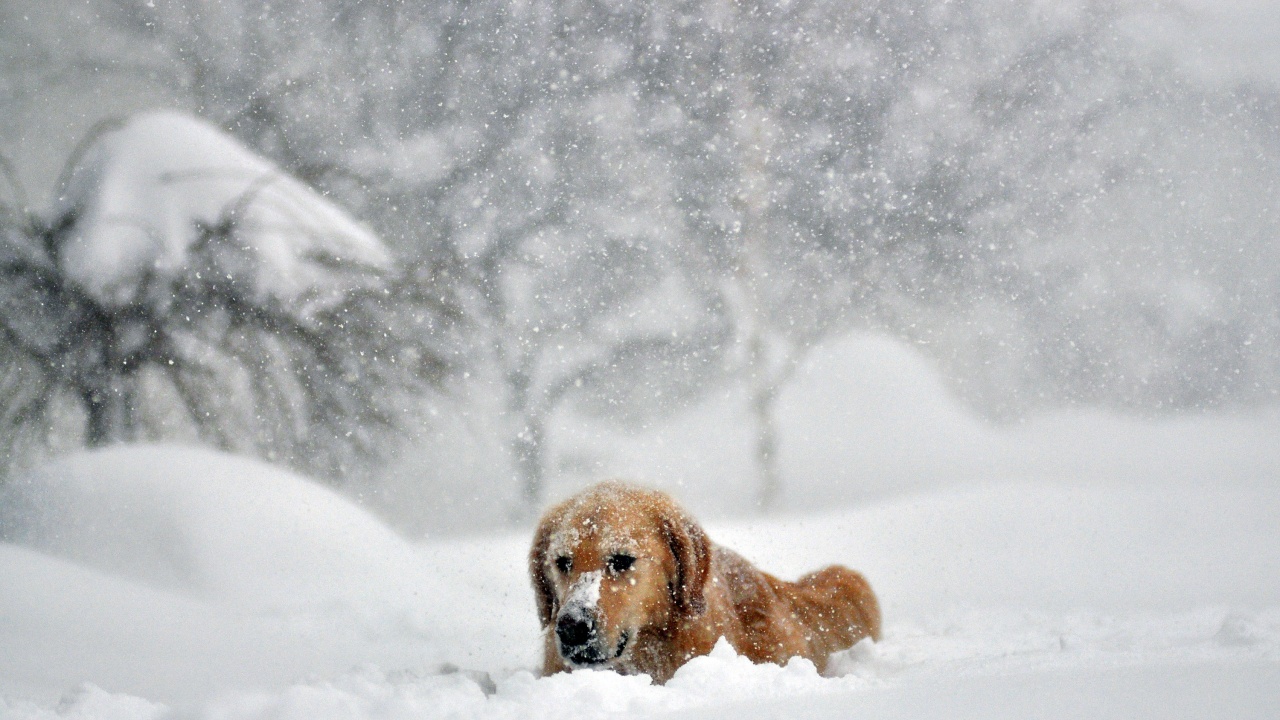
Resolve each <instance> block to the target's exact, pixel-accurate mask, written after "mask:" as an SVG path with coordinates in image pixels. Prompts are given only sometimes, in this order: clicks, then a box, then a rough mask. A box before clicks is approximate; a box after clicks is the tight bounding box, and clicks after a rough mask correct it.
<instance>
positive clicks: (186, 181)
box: [53, 112, 390, 307]
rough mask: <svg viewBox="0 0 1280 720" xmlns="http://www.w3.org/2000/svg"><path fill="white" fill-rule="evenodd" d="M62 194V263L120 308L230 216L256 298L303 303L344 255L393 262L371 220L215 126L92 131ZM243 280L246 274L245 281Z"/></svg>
mask: <svg viewBox="0 0 1280 720" xmlns="http://www.w3.org/2000/svg"><path fill="white" fill-rule="evenodd" d="M59 193H60V194H59V195H58V197H57V198H55V201H54V207H53V211H54V213H55V217H59V218H71V219H73V220H74V224H73V226H72V228H71V230H70V232H69V235H67V236H65V237H63V238H62V239H61V243H60V247H59V248H58V262H59V264H60V265H61V266H62V269H63V271H64V272H66V273H67V275H68V276H69V277H71V278H72V279H73V280H74V281H75V282H77V283H78V284H79V285H80V286H81V287H82V288H83V289H84V290H85V291H86V292H88V293H89V294H90V295H91V296H92V297H93V298H94V299H95V300H96V301H98V302H100V303H102V304H103V305H105V306H107V307H122V306H125V305H128V304H130V303H133V302H137V301H139V300H140V299H141V298H140V296H141V295H142V294H143V293H145V292H146V291H147V290H148V289H149V288H148V287H147V285H148V283H152V282H157V281H159V282H158V285H159V286H160V287H161V288H162V289H164V288H167V287H168V286H169V284H170V283H172V282H174V281H177V280H179V279H181V276H182V274H183V273H184V271H185V270H186V269H187V268H188V267H190V266H191V254H192V252H193V250H194V249H195V248H196V246H197V244H198V243H199V242H201V241H202V239H203V236H204V232H205V230H207V229H209V228H215V227H219V226H222V225H224V224H225V223H228V222H231V223H234V226H235V233H234V236H235V238H236V240H237V241H238V242H239V243H241V244H242V245H244V246H245V247H243V248H240V249H241V250H243V251H246V252H247V253H248V254H249V255H250V257H251V258H252V260H251V261H250V262H247V263H244V264H245V265H246V270H248V269H252V270H251V271H252V273H254V276H253V277H252V283H253V287H254V290H255V291H256V293H257V296H258V297H262V298H265V297H270V298H273V299H276V300H279V301H281V302H285V303H295V302H298V301H299V300H301V299H303V298H305V297H306V296H307V295H309V294H311V293H315V292H316V291H317V289H319V288H323V287H325V286H326V285H327V284H328V282H327V280H328V277H329V274H330V273H331V272H332V271H333V270H332V268H333V267H335V266H336V265H338V264H339V262H341V263H345V264H348V265H352V264H354V265H364V266H369V267H373V268H385V267H387V266H388V265H389V264H390V256H389V255H388V253H387V250H386V249H385V247H384V246H383V245H382V243H381V242H380V241H379V240H378V239H377V238H376V237H374V236H373V234H372V233H370V232H369V230H367V229H366V228H364V227H363V226H361V225H360V224H359V223H357V222H356V221H355V220H353V219H352V218H351V217H350V216H348V215H347V214H346V213H344V212H343V211H341V210H339V209H338V208H337V207H335V206H334V205H333V204H331V203H330V202H329V201H327V200H326V199H324V198H323V197H321V196H320V195H319V194H318V193H316V192H315V191H313V190H311V189H309V188H307V187H306V186H304V185H303V184H302V183H301V182H299V181H297V180H296V179H294V178H292V177H289V176H288V175H286V174H285V173H283V172H281V171H280V169H278V168H276V167H275V166H274V165H272V164H271V163H269V162H267V161H266V160H264V159H262V158H260V157H258V156H257V155H256V154H254V153H253V152H252V151H250V150H248V149H247V148H245V147H244V146H243V145H241V144H240V143H238V142H237V141H236V140H234V139H233V138H231V137H229V136H228V135H226V134H225V133H223V132H222V131H220V130H219V129H217V128H216V127H214V126H212V125H210V124H209V123H206V122H204V121H203V120H199V119H196V118H193V117H190V116H187V115H183V114H180V113H175V112H151V113H143V114H139V115H135V116H133V117H132V118H130V119H128V120H127V121H125V122H124V123H123V124H122V125H121V126H120V127H118V128H116V129H112V130H109V131H107V132H106V133H104V134H103V135H102V136H100V137H98V138H96V140H95V141H94V142H93V144H92V146H91V147H90V149H89V150H88V152H87V153H86V154H85V156H84V158H83V161H82V162H80V163H79V164H78V165H77V166H76V167H75V168H74V170H73V172H72V173H71V175H70V177H69V179H68V181H67V182H66V184H65V187H63V188H61V189H60V191H59ZM237 280H238V281H247V280H248V279H247V278H237ZM161 291H163V290H161Z"/></svg>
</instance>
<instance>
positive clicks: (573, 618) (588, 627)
mask: <svg viewBox="0 0 1280 720" xmlns="http://www.w3.org/2000/svg"><path fill="white" fill-rule="evenodd" d="M595 633H596V626H595V623H594V622H592V621H591V618H590V617H589V616H587V617H583V616H578V615H564V616H562V617H561V618H560V620H559V622H557V623H556V637H558V638H560V644H561V645H563V646H564V647H582V646H583V645H586V644H587V643H589V642H591V640H592V639H594V637H595Z"/></svg>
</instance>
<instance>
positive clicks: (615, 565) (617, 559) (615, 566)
mask: <svg viewBox="0 0 1280 720" xmlns="http://www.w3.org/2000/svg"><path fill="white" fill-rule="evenodd" d="M635 562H636V559H635V558H633V557H631V556H630V555H627V554H625V553H614V554H613V555H610V556H609V570H610V572H615V573H622V572H626V571H628V570H630V569H631V566H632V565H634V564H635Z"/></svg>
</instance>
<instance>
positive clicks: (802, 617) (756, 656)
mask: <svg viewBox="0 0 1280 720" xmlns="http://www.w3.org/2000/svg"><path fill="white" fill-rule="evenodd" d="M714 556H715V560H714V562H713V564H712V575H713V578H714V579H715V580H714V581H713V585H717V586H719V587H721V588H723V589H724V590H725V595H726V600H727V601H728V604H729V605H730V606H731V607H732V615H733V616H734V618H735V620H736V622H735V623H733V625H734V626H735V628H734V629H735V630H736V631H737V632H738V637H736V638H730V642H731V643H732V644H733V645H734V646H735V647H736V648H738V651H739V652H741V653H742V654H743V655H745V656H747V657H748V658H750V659H751V660H752V661H754V662H777V663H783V662H786V660H787V659H788V658H790V657H793V656H796V655H800V656H803V657H807V658H809V659H810V660H813V661H814V663H815V664H816V665H817V666H818V668H819V670H821V669H823V668H824V666H825V664H826V658H827V656H828V655H830V654H831V653H833V652H836V651H839V650H844V649H847V648H850V647H852V646H853V645H855V644H856V643H857V642H858V641H859V640H862V639H863V638H867V637H870V638H871V639H873V640H878V639H879V638H880V605H879V603H878V602H877V601H876V596H875V594H874V593H873V592H872V590H871V585H870V584H869V583H868V582H867V580H866V578H864V577H863V576H862V575H861V574H860V573H857V572H855V571H853V570H850V569H848V568H846V567H843V566H840V565H832V566H831V567H828V568H824V569H822V570H819V571H817V572H814V573H809V574H808V575H805V576H804V577H802V578H800V579H799V580H798V581H796V582H794V583H791V582H787V581H785V580H780V579H778V578H776V577H774V576H773V575H770V574H769V573H766V572H763V571H761V570H759V569H758V568H756V567H755V566H754V565H752V564H751V563H750V562H748V561H747V560H746V559H744V558H743V557H742V556H740V555H738V554H737V553H735V552H733V551H732V550H729V549H727V548H724V547H721V546H716V547H715V550H714ZM714 604H715V603H713V605H714Z"/></svg>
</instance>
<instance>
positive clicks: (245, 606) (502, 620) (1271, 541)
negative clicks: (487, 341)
mask: <svg viewBox="0 0 1280 720" xmlns="http://www.w3.org/2000/svg"><path fill="white" fill-rule="evenodd" d="M1252 478H1253V476H1252V475H1246V476H1245V477H1242V478H1235V479H1234V482H1226V480H1229V479H1230V478H1219V480H1222V482H1220V483H1215V484H1205V483H1191V484H1185V485H1183V484H1165V485H1160V486H1154V487H1142V486H1128V485H1118V486H1111V485H1108V484H1099V483H1091V482H1081V483H1078V484H1072V485H1064V484H1062V483H1061V482H1046V481H1044V480H1038V481H1023V482H1019V483H1002V484H988V485H979V486H975V487H968V488H949V489H943V490H931V491H927V492H922V493H921V494H919V495H916V496H906V497H899V498H895V499H893V500H892V501H888V502H884V503H880V504H877V505H873V506H869V507H866V508H862V509H857V510H842V511H832V512H828V513H824V514H809V515H798V516H794V517H772V518H763V519H755V520H739V521H735V522H711V523H708V533H709V534H710V536H711V537H712V538H714V539H715V540H716V541H717V542H722V543H724V544H725V545H727V546H729V547H733V548H734V549H735V550H738V551H739V552H741V553H743V554H744V556H746V557H748V558H750V559H751V560H752V561H754V562H755V563H757V564H758V565H759V566H760V567H762V568H764V569H766V570H768V571H770V572H774V573H776V574H778V575H779V576H782V577H795V576H796V575H797V574H799V573H802V572H804V571H807V570H812V569H813V568H815V567H818V566H821V565H824V564H828V563H832V562H841V563H845V564H848V565H851V566H854V567H857V568H858V569H860V570H862V571H864V572H865V573H866V574H867V576H868V577H869V578H870V579H871V582H872V584H873V585H874V587H875V588H876V591H877V594H878V595H879V596H880V598H881V600H882V604H883V607H884V611H885V621H886V625H885V632H884V637H883V638H882V640H881V641H880V642H879V643H875V644H872V643H862V644H860V645H859V646H857V647H855V648H853V649H851V650H849V651H846V652H844V653H840V654H837V656H835V657H834V658H833V660H832V663H831V664H830V666H829V675H828V676H826V677H824V676H820V675H819V674H818V673H817V672H816V670H815V668H814V666H813V665H812V664H811V663H808V662H804V661H792V662H790V663H788V664H787V665H785V666H777V665H770V664H761V665H754V664H751V663H750V662H748V661H747V660H745V659H744V658H742V657H740V656H738V655H737V654H736V653H735V652H734V651H733V650H732V649H731V648H730V647H728V646H727V645H724V644H722V645H720V646H718V647H717V648H716V649H715V650H714V652H712V653H711V654H710V655H708V656H707V657H702V658H696V659H694V660H692V661H691V662H689V663H687V664H686V665H685V666H684V667H682V668H681V669H680V671H679V672H677V673H676V675H675V677H674V678H672V680H671V681H670V682H668V683H667V684H666V685H665V686H655V685H653V684H652V683H651V682H650V681H649V679H648V678H646V677H643V676H640V677H624V676H621V675H617V674H614V673H611V672H591V671H582V672H575V673H571V674H559V675H554V676H551V677H546V678H538V677H536V676H535V674H534V672H533V670H534V669H535V668H536V667H537V665H538V653H539V649H540V646H539V630H538V627H537V622H536V614H535V612H534V603H533V597H532V592H531V590H530V588H529V582H528V578H527V575H526V568H525V553H526V552H527V549H528V542H529V537H528V533H526V532H518V533H512V534H510V535H507V536H500V537H473V538H452V539H443V540H435V541H431V542H426V543H423V544H421V545H417V546H413V545H408V544H406V543H404V542H403V541H401V540H400V539H399V538H398V537H397V536H395V535H394V534H392V533H391V532H390V531H389V530H387V529H386V528H385V527H384V526H383V524H382V523H380V522H379V521H378V520H377V519H375V518H373V517H371V516H369V515H368V514H366V513H364V511H363V510H361V509H360V508H358V507H356V506H355V505H353V504H352V503H350V502H348V501H347V500H345V499H344V498H342V497H341V496H339V495H336V494H335V493H333V492H331V491H329V490H326V489H324V488H322V487H319V486H316V485H313V484H311V483H309V482H308V481H306V480H304V479H302V478H299V477H296V476H293V475H290V474H288V473H282V472H280V471H278V470H275V469H273V468H270V467H267V466H265V465H261V464H259V463H256V462H253V461H248V460H241V459H237V458H232V457H227V456H225V455H221V454H219V453H213V452H208V451H198V450H187V449H182V448H172V447H135V448H117V449H114V450H109V451H103V452H96V453H85V454H81V455H77V456H73V457H70V458H67V459H65V460H62V461H59V462H55V463H52V464H50V465H49V466H46V467H45V468H42V469H41V470H38V471H36V472H33V473H31V474H29V475H27V476H25V477H23V478H21V479H20V480H19V481H18V482H16V483H14V484H13V485H12V486H10V487H8V488H6V489H5V490H4V491H3V494H2V495H0V509H2V511H0V512H2V513H3V516H2V517H0V527H2V528H3V529H4V535H5V537H6V538H8V542H7V543H0V648H4V650H5V652H0V697H2V698H3V699H2V700H0V717H5V718H9V717H12V718H40V719H41V720H45V719H46V718H55V717H107V718H121V719H129V720H133V719H135V718H136V719H138V720H143V719H146V720H151V719H152V718H155V717H157V716H167V712H168V711H166V709H165V708H166V706H167V707H169V708H173V710H172V712H173V713H175V714H177V715H178V716H180V717H192V718H211V719H218V720H240V719H244V720H249V719H254V718H308V720H310V719H312V718H320V719H323V718H384V719H395V718H434V717H442V718H443V717H466V718H519V720H533V719H536V718H557V720H558V719H559V718H563V717H582V718H597V717H598V718H603V717H606V716H608V717H623V718H645V717H706V716H708V715H711V716H718V717H740V718H744V719H751V718H765V717H791V716H796V715H797V714H800V715H802V716H804V717H809V718H820V717H832V718H837V717H849V716H850V715H851V714H854V715H857V716H859V717H861V716H867V717H902V718H913V717H939V716H943V717H974V718H976V717H987V718H997V719H999V718H1010V719H1012V718H1022V717H1029V716H1044V717H1082V716H1089V717H1117V718H1119V717H1126V718H1144V717H1151V718H1157V717H1158V718H1161V719H1162V720H1166V719H1167V718H1170V717H1196V716H1207V715H1213V714H1217V713H1214V712H1212V711H1213V710H1214V709H1216V708H1221V709H1223V714H1224V715H1226V716H1230V717H1258V718H1266V717H1275V716H1276V713H1277V712H1280V693H1277V692H1276V691H1275V688H1276V687H1280V685H1278V683H1280V604H1278V603H1277V598H1280V526H1277V525H1276V523H1275V522H1274V520H1275V518H1276V517H1277V516H1278V513H1280V494H1277V493H1276V492H1275V489H1274V487H1273V484H1272V483H1271V482H1255V481H1254V479H1252ZM175 558H180V559H181V562H179V561H177V560H175ZM444 663H449V665H445V664H444ZM353 668H354V669H353ZM459 668H461V669H459ZM85 683H92V685H86V684H85ZM68 688H71V689H72V690H71V692H70V693H67V690H68ZM64 693H65V694H64ZM59 697H61V698H62V699H61V701H59V699H58V698H59ZM1081 708H1087V709H1089V711H1088V712H1085V711H1084V710H1081Z"/></svg>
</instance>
